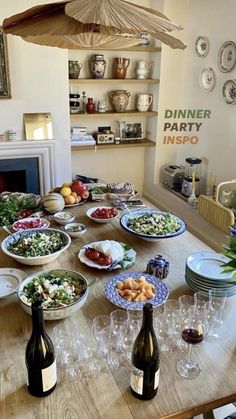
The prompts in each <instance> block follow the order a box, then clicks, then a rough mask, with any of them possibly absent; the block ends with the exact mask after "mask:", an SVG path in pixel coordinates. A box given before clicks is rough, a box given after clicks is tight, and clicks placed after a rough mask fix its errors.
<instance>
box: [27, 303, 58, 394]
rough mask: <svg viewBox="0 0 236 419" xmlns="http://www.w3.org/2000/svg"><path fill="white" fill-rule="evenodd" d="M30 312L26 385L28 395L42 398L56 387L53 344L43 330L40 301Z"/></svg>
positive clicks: (34, 304) (33, 304)
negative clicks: (30, 331)
mask: <svg viewBox="0 0 236 419" xmlns="http://www.w3.org/2000/svg"><path fill="white" fill-rule="evenodd" d="M31 310H32V334H31V337H30V339H29V342H28V343H27V346H26V352H25V362H26V367H27V372H28V383H27V385H28V391H29V393H30V394H32V395H33V396H36V397H43V396H47V395H48V394H50V393H52V391H53V390H54V389H55V387H56V384H57V370H56V358H55V351H54V347H53V343H52V341H51V339H50V337H49V336H48V334H47V332H46V330H45V326H44V320H43V308H42V303H41V301H35V302H33V303H32V306H31Z"/></svg>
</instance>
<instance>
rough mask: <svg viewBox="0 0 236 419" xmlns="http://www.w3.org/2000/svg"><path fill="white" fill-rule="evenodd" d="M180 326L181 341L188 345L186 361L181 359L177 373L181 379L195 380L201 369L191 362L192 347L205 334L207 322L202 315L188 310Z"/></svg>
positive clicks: (177, 366)
mask: <svg viewBox="0 0 236 419" xmlns="http://www.w3.org/2000/svg"><path fill="white" fill-rule="evenodd" d="M187 314H188V315H187V317H186V318H185V319H184V320H183V324H182V339H183V340H184V341H185V342H187V343H188V344H189V354H188V358H187V359H181V360H180V361H179V362H178V363H177V365H176V368H177V371H178V373H179V374H180V375H182V377H185V378H196V377H198V376H199V374H200V372H201V367H200V365H199V364H198V363H197V362H194V361H193V360H192V345H196V344H199V343H201V342H202V341H203V339H204V337H205V336H206V334H207V330H208V322H207V320H205V318H204V316H203V315H199V314H198V313H196V312H194V311H193V310H189V312H188V313H187Z"/></svg>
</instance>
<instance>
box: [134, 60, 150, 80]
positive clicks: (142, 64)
mask: <svg viewBox="0 0 236 419" xmlns="http://www.w3.org/2000/svg"><path fill="white" fill-rule="evenodd" d="M151 66H152V63H151V62H147V61H138V62H137V68H136V74H137V79H147V78H148V73H149V70H150V68H151Z"/></svg>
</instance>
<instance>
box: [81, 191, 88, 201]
mask: <svg viewBox="0 0 236 419" xmlns="http://www.w3.org/2000/svg"><path fill="white" fill-rule="evenodd" d="M80 196H81V198H82V199H88V197H89V191H88V190H87V189H84V190H83V191H82V193H81V194H80Z"/></svg>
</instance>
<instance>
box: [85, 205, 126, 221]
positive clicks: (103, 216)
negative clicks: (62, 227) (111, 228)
mask: <svg viewBox="0 0 236 419" xmlns="http://www.w3.org/2000/svg"><path fill="white" fill-rule="evenodd" d="M86 215H87V216H88V217H89V218H90V219H91V220H93V221H96V222H97V223H107V222H110V221H112V220H114V219H116V218H118V217H119V211H118V209H117V208H115V207H108V206H103V207H93V208H89V209H88V211H87V212H86Z"/></svg>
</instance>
